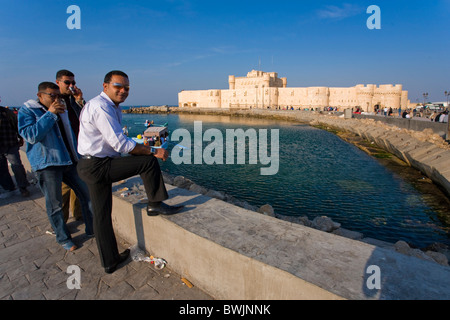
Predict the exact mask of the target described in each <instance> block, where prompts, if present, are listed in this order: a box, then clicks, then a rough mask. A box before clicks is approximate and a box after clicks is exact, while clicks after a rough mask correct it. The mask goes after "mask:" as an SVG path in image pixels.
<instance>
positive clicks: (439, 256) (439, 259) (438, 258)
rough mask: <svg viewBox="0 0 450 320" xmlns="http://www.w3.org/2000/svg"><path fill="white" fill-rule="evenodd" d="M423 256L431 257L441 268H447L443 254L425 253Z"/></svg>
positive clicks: (446, 260)
mask: <svg viewBox="0 0 450 320" xmlns="http://www.w3.org/2000/svg"><path fill="white" fill-rule="evenodd" d="M425 254H426V255H428V256H429V257H431V258H432V259H433V260H434V261H436V262H437V263H439V264H441V265H443V266H448V259H447V257H446V255H445V254H443V253H440V252H436V251H426V252H425Z"/></svg>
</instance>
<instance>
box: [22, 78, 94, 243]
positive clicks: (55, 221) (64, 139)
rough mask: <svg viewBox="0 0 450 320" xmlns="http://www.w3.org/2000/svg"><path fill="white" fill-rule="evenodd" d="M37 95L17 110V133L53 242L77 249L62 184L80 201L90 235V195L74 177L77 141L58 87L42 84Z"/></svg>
mask: <svg viewBox="0 0 450 320" xmlns="http://www.w3.org/2000/svg"><path fill="white" fill-rule="evenodd" d="M37 96H38V100H37V101H36V100H28V101H27V102H25V105H24V106H23V107H22V108H20V110H19V133H20V135H21V136H22V137H23V138H24V139H25V141H26V142H27V150H26V151H27V156H28V160H29V162H30V165H31V169H32V171H33V172H35V174H36V178H37V180H38V185H39V188H40V189H41V191H42V193H43V194H44V197H45V206H46V210H47V215H48V219H49V221H50V224H51V226H52V228H53V231H54V232H55V234H56V241H57V242H58V243H59V244H60V245H61V246H62V247H63V248H64V249H66V250H68V251H73V250H76V249H77V246H76V245H75V244H74V243H73V241H72V237H71V235H70V232H69V230H68V229H67V226H66V223H65V222H64V217H63V212H62V190H61V183H62V182H64V183H66V184H67V185H68V186H69V187H70V188H72V190H74V191H75V193H76V195H77V197H78V199H80V202H81V208H82V210H81V211H82V214H83V220H84V223H85V231H86V235H88V236H93V225H92V213H91V211H90V199H89V192H88V189H87V187H86V184H85V183H84V182H83V181H82V180H81V179H80V177H79V176H78V174H77V169H76V163H77V160H78V158H79V155H78V153H77V151H76V150H77V149H76V148H77V142H76V138H75V134H74V132H73V130H72V127H71V125H70V123H69V116H68V113H67V112H66V106H65V105H64V103H63V101H62V96H61V94H60V91H59V87H58V86H57V85H56V84H55V83H53V82H42V83H40V84H39V86H38V93H37Z"/></svg>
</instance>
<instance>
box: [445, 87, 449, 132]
mask: <svg viewBox="0 0 450 320" xmlns="http://www.w3.org/2000/svg"><path fill="white" fill-rule="evenodd" d="M444 94H445V96H446V97H447V136H446V140H450V115H449V114H448V113H449V111H450V108H449V106H448V96H450V92H448V91H445V92H444Z"/></svg>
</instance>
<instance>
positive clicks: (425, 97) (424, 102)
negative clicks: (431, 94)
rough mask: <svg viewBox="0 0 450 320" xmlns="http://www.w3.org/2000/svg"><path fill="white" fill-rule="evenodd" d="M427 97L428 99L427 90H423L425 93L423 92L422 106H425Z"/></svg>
mask: <svg viewBox="0 0 450 320" xmlns="http://www.w3.org/2000/svg"><path fill="white" fill-rule="evenodd" d="M427 99H428V92H425V93H424V94H423V106H424V107H425V104H426V101H427Z"/></svg>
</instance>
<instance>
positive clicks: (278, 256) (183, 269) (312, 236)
mask: <svg viewBox="0 0 450 320" xmlns="http://www.w3.org/2000/svg"><path fill="white" fill-rule="evenodd" d="M137 183H139V178H138V177H135V178H132V179H129V180H128V181H127V182H126V183H123V184H121V185H118V186H115V187H114V188H115V189H114V190H115V197H114V206H113V208H114V212H113V217H114V219H113V220H114V226H115V229H116V232H117V233H118V234H120V236H121V237H123V238H124V239H125V240H127V241H128V242H131V243H138V244H139V246H140V247H141V248H142V249H145V250H147V251H148V252H150V253H151V254H153V255H155V256H158V257H162V258H164V259H166V260H167V261H168V264H169V265H170V267H171V268H173V269H174V271H175V272H177V273H179V274H181V275H182V276H185V277H186V278H188V279H189V280H190V281H191V282H192V283H194V285H197V286H199V287H200V288H202V289H203V290H205V291H206V292H207V293H208V294H210V295H212V296H213V297H215V298H216V299H245V300H251V299H260V300H265V299H271V300H278V299H358V300H359V299H449V298H450V267H447V266H442V265H439V264H437V263H434V262H430V261H425V260H421V259H418V258H416V257H411V256H406V255H403V254H400V253H398V252H396V251H393V250H389V249H384V248H381V247H377V246H374V245H370V244H367V243H364V242H360V241H356V240H351V239H348V238H344V237H341V236H338V235H334V234H330V233H326V232H321V231H319V230H316V229H312V228H308V227H305V226H302V225H298V224H292V223H289V222H286V221H282V220H278V219H275V218H272V217H268V216H264V215H261V214H258V213H255V212H252V211H248V210H245V209H243V208H240V207H236V206H234V205H231V204H229V203H226V202H223V201H221V200H218V199H214V198H209V197H207V196H204V195H200V194H196V193H193V192H191V191H188V190H185V189H180V188H176V187H174V186H171V185H166V186H167V188H168V191H169V195H170V199H169V200H168V201H167V202H168V203H169V204H183V205H185V206H186V208H185V209H184V210H183V211H182V212H181V213H180V214H177V215H174V216H170V217H163V216H157V217H148V216H147V215H146V214H145V210H144V208H145V204H141V203H139V201H138V199H137V198H133V197H132V196H131V197H127V198H122V197H120V196H118V195H119V193H120V191H118V190H120V189H121V188H123V187H124V186H127V187H129V188H131V187H132V186H133V185H136V184H137ZM377 284H379V289H377V288H376V287H375V288H374V286H376V285H377Z"/></svg>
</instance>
